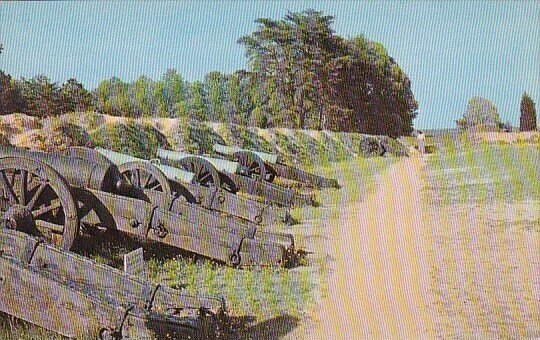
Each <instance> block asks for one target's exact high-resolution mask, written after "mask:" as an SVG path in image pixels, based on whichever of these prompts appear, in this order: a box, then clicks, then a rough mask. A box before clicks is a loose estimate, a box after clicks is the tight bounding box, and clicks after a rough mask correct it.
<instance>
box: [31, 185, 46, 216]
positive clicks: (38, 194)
mask: <svg viewBox="0 0 540 340" xmlns="http://www.w3.org/2000/svg"><path fill="white" fill-rule="evenodd" d="M47 185H48V184H47V183H46V182H41V184H40V185H39V187H38V188H37V190H36V192H35V193H34V196H32V198H31V199H30V202H28V204H27V205H26V208H27V209H28V210H30V211H31V210H32V209H34V205H35V204H36V202H37V200H38V199H39V196H40V195H41V193H42V192H43V190H45V188H46V187H47Z"/></svg>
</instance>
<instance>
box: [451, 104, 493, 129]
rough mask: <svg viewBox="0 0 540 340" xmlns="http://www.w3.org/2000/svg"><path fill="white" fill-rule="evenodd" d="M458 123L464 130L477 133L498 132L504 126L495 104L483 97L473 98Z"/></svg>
mask: <svg viewBox="0 0 540 340" xmlns="http://www.w3.org/2000/svg"><path fill="white" fill-rule="evenodd" d="M456 123H457V125H458V127H459V128H460V129H462V130H469V129H473V130H476V131H497V130H499V129H500V127H501V126H502V123H501V119H500V118H499V112H498V109H497V107H496V106H495V104H493V103H492V102H491V101H490V100H489V99H486V98H482V97H473V98H471V99H470V100H469V104H468V106H467V111H466V112H465V114H464V115H463V118H461V119H458V120H457V121H456Z"/></svg>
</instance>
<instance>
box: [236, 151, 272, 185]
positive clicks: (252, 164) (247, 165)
mask: <svg viewBox="0 0 540 340" xmlns="http://www.w3.org/2000/svg"><path fill="white" fill-rule="evenodd" d="M234 157H235V158H236V161H237V162H238V163H240V165H242V167H243V168H244V169H245V171H247V173H246V175H248V176H249V177H254V178H257V179H263V180H264V181H266V182H273V181H274V179H275V178H276V171H275V170H274V169H272V167H270V166H269V165H267V164H266V163H265V162H264V161H263V160H262V159H261V157H259V156H257V154H255V153H253V152H249V151H237V152H235V153H234Z"/></svg>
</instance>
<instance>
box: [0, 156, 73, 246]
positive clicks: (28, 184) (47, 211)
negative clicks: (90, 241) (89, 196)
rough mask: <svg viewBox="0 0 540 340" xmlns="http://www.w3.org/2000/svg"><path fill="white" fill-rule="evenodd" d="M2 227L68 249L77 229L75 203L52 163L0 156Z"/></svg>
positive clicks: (67, 186) (71, 244)
mask: <svg viewBox="0 0 540 340" xmlns="http://www.w3.org/2000/svg"><path fill="white" fill-rule="evenodd" d="M0 191H1V199H2V201H3V203H2V209H1V213H0V214H1V217H0V221H1V223H2V225H3V227H6V228H10V229H15V230H20V231H24V232H28V233H29V234H32V235H35V236H38V237H42V238H44V239H45V240H46V241H47V242H49V243H52V244H55V245H57V246H59V247H61V248H62V249H63V250H70V249H71V248H72V247H73V242H74V241H75V238H76V237H77V235H78V233H79V218H78V216H77V205H76V203H75V201H74V199H73V196H72V195H71V191H70V189H69V185H68V184H67V182H66V180H65V179H64V178H63V177H62V176H60V174H58V172H56V170H54V169H53V168H52V167H50V166H49V165H46V164H44V163H42V162H38V161H36V160H32V159H28V158H23V157H7V158H2V159H0Z"/></svg>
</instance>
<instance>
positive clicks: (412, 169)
mask: <svg viewBox="0 0 540 340" xmlns="http://www.w3.org/2000/svg"><path fill="white" fill-rule="evenodd" d="M426 174H427V172H426V169H425V168H424V163H423V162H422V160H421V159H420V158H419V157H411V158H407V159H403V160H400V161H398V162H397V163H395V164H393V165H391V166H390V167H389V169H387V170H386V171H384V172H382V173H381V174H380V175H378V177H377V180H376V187H375V188H376V189H375V190H374V191H373V192H372V193H370V194H369V195H368V196H367V197H365V199H363V200H362V201H361V202H358V203H354V204H351V205H350V206H349V207H348V208H344V209H342V211H341V212H340V214H339V218H338V219H337V220H333V221H331V223H329V226H328V230H327V233H328V236H329V237H328V238H326V241H324V242H322V245H321V246H320V248H321V249H320V251H321V253H323V254H327V255H328V256H329V257H331V258H332V260H331V261H329V262H328V266H329V268H328V272H329V274H328V285H327V286H326V287H322V289H321V291H322V294H321V296H322V301H319V302H320V303H319V304H318V306H319V307H318V308H317V309H316V310H315V311H313V312H312V313H311V314H310V315H309V317H308V318H307V319H308V320H307V321H306V322H305V325H302V326H301V327H300V328H299V329H296V330H295V331H294V332H292V333H291V334H289V338H295V339H297V338H305V339H382V338H384V339H388V338H400V339H402V338H407V339H412V338H414V339H417V338H467V337H480V338H501V337H502V338H536V337H538V336H540V299H539V297H540V275H538V273H540V251H538V249H540V233H539V232H538V227H539V226H540V204H539V202H538V201H524V202H511V203H504V202H495V203H490V204H475V203H467V204H447V205H433V204H434V203H433V202H432V201H431V199H430V197H431V196H430V193H429V190H431V189H429V190H428V188H427V186H426V183H427V181H428V180H427V178H426ZM430 204H431V206H430Z"/></svg>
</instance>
